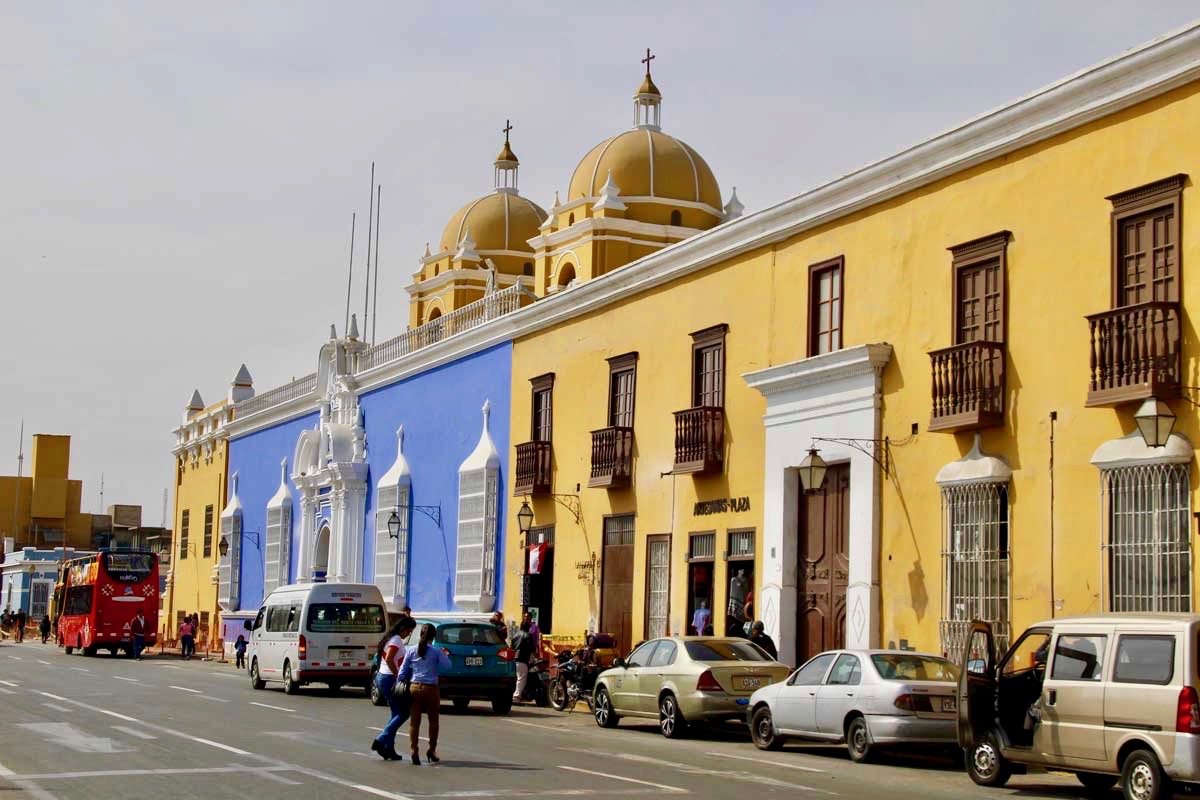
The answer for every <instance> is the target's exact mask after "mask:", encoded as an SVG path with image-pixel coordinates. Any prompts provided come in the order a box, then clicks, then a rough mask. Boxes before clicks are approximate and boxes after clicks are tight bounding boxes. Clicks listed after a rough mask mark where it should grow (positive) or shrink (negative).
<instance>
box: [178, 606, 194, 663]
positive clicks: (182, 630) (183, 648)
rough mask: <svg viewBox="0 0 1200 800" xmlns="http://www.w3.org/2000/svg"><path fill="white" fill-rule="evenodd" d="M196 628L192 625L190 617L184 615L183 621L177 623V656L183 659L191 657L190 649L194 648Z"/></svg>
mask: <svg viewBox="0 0 1200 800" xmlns="http://www.w3.org/2000/svg"><path fill="white" fill-rule="evenodd" d="M195 636H196V629H195V627H194V626H193V625H192V618H191V617H190V616H185V617H184V618H183V622H181V623H180V624H179V656H180V658H183V659H185V660H186V659H189V658H191V657H192V651H193V650H195V644H194V643H195Z"/></svg>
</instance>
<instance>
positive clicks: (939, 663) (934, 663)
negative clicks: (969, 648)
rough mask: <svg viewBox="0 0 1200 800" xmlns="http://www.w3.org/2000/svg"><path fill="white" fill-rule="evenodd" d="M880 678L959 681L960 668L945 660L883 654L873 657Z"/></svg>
mask: <svg viewBox="0 0 1200 800" xmlns="http://www.w3.org/2000/svg"><path fill="white" fill-rule="evenodd" d="M871 661H872V662H873V663H874V664H875V669H876V670H877V671H878V672H879V677H881V678H883V679H884V680H886V681H957V680H958V667H956V666H954V665H953V664H951V663H950V662H949V661H947V660H946V659H944V658H936V657H934V656H918V655H908V654H905V653H882V654H879V655H873V656H871Z"/></svg>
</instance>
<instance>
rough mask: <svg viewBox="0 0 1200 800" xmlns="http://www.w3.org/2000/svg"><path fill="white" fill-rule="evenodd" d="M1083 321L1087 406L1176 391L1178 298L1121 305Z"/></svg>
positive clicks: (1163, 396)
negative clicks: (1087, 374) (1085, 324)
mask: <svg viewBox="0 0 1200 800" xmlns="http://www.w3.org/2000/svg"><path fill="white" fill-rule="evenodd" d="M1087 321H1088V347H1089V364H1088V366H1089V370H1090V377H1089V381H1088V396H1087V404H1088V405H1089V406H1114V405H1118V404H1120V403H1128V402H1131V401H1135V400H1145V399H1147V398H1150V397H1157V398H1159V399H1166V398H1170V397H1178V396H1179V389H1180V383H1181V381H1180V359H1179V345H1180V315H1179V303H1176V302H1169V301H1152V302H1149V303H1138V304H1137V305H1132V306H1122V307H1121V308H1114V309H1112V310H1111V311H1102V312H1100V313H1099V314H1089V315H1088V317H1087Z"/></svg>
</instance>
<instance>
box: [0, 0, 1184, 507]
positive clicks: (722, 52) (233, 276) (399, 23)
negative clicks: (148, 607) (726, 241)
mask: <svg viewBox="0 0 1200 800" xmlns="http://www.w3.org/2000/svg"><path fill="white" fill-rule="evenodd" d="M101 5H103V6H105V7H104V8H100V6H101ZM587 5H588V4H583V3H573V4H567V6H566V7H573V10H572V11H570V12H566V13H561V12H560V9H562V8H563V7H564V6H563V5H562V4H558V5H554V4H546V3H495V2H492V3H479V4H474V3H468V2H455V3H431V4H417V3H399V2H393V3H325V4H318V3H308V2H286V3H285V2H255V3H253V4H246V3H238V4H234V3H225V2H214V3H202V4H185V3H157V2H155V3H146V4H134V3H113V4H98V3H97V4H92V3H74V4H61V3H52V2H47V3H28V4H16V3H6V4H4V5H3V8H2V9H0V102H2V103H3V112H2V113H0V145H2V148H0V163H2V165H3V168H2V169H0V305H2V308H0V335H2V336H3V341H4V343H5V345H6V347H5V351H6V353H7V356H6V357H5V361H6V363H7V368H6V369H4V370H2V371H0V474H12V472H13V471H15V468H16V453H17V438H18V437H17V432H18V425H19V421H20V420H21V419H22V418H24V420H25V423H26V435H27V436H28V435H29V434H31V433H34V432H44V433H68V434H71V435H72V436H73V437H74V440H73V443H72V472H73V477H76V478H82V479H83V481H84V507H85V510H90V511H97V510H100V509H99V479H100V475H101V473H102V472H103V473H104V474H105V476H106V478H105V483H106V493H105V500H106V502H108V503H113V502H126V503H141V504H143V505H144V506H146V509H145V517H144V518H145V521H146V522H147V524H158V522H159V518H160V514H161V511H160V504H161V497H162V491H163V489H164V488H168V487H169V486H170V484H171V479H172V469H171V459H170V454H169V450H170V447H171V445H172V443H173V439H172V436H171V429H172V428H173V427H174V426H175V425H176V424H178V422H179V420H180V415H181V413H182V410H183V407H184V405H185V404H186V403H187V400H188V398H189V397H190V395H191V392H192V390H193V389H194V388H199V389H200V392H201V394H202V395H203V397H204V399H205V401H206V402H209V403H211V402H213V401H215V400H216V399H218V398H219V397H220V396H221V395H222V394H223V393H224V392H225V391H226V390H227V388H228V384H229V381H230V379H231V378H232V377H233V375H234V373H235V372H236V371H237V368H238V365H239V364H241V363H242V362H245V363H246V364H247V365H248V366H249V368H250V371H251V373H252V374H253V375H254V378H255V386H256V388H257V389H258V390H259V391H262V390H264V389H267V388H270V387H271V386H274V385H277V384H278V383H281V382H283V381H286V380H288V379H289V378H290V377H292V376H294V375H302V374H305V373H307V372H310V371H312V370H313V369H314V368H315V366H316V356H317V349H318V348H319V346H320V345H321V343H322V342H323V341H324V339H325V338H326V336H327V334H328V331H329V323H330V322H333V321H337V323H338V326H339V330H340V329H341V320H342V316H343V312H344V303H345V281H346V262H347V249H348V240H349V224H350V214H351V212H352V211H357V212H358V213H359V219H360V221H363V222H365V219H366V213H367V199H368V188H369V185H368V184H369V177H370V176H369V171H370V163H371V161H372V160H375V161H376V162H377V167H376V169H377V172H376V174H377V177H378V179H379V181H380V182H381V183H382V184H383V224H382V235H381V238H380V245H381V247H380V250H381V258H380V265H381V277H380V281H379V309H380V319H379V339H380V340H382V339H384V338H386V337H389V336H393V335H395V334H397V333H399V332H400V331H402V330H403V328H404V326H405V325H406V324H407V320H408V298H407V295H406V293H405V292H404V288H403V287H404V286H405V285H407V284H408V283H409V281H410V277H411V274H412V272H413V271H414V270H415V269H416V266H417V258H418V257H419V256H420V255H421V253H422V251H423V249H424V244H425V242H426V241H433V242H434V245H435V247H436V243H437V242H436V240H437V238H438V237H439V236H440V234H441V230H442V227H443V226H444V225H445V223H446V220H447V219H448V218H449V216H450V215H451V214H452V213H453V212H454V211H455V210H456V209H457V208H458V207H459V206H461V205H462V204H464V203H465V202H467V201H469V200H471V199H473V198H474V197H476V196H478V195H480V194H482V193H484V192H486V191H488V190H489V189H490V188H491V180H492V167H491V161H492V159H493V158H494V157H495V155H496V152H497V151H498V149H499V146H500V143H501V134H500V128H501V127H502V126H503V125H504V120H505V119H506V118H511V119H512V120H513V125H514V130H513V134H512V136H513V138H512V142H513V149H514V150H515V151H516V153H517V154H518V156H519V157H520V159H521V191H522V193H524V194H526V195H527V196H529V197H531V198H532V199H534V200H535V201H536V202H538V203H539V204H540V205H543V206H548V205H549V202H550V199H551V198H552V197H553V194H554V191H555V190H556V189H559V190H565V189H566V184H567V181H568V180H569V178H570V175H571V171H572V170H573V169H574V167H575V165H576V163H578V160H579V159H580V158H581V157H582V156H583V154H584V153H586V152H587V150H588V149H589V148H591V147H592V145H594V144H596V143H597V142H598V141H600V140H601V139H603V138H605V137H607V136H610V135H612V134H614V133H617V132H618V131H620V130H623V129H625V128H626V127H627V126H628V125H629V124H630V122H631V119H632V112H631V110H630V103H631V100H630V96H631V94H632V93H633V91H634V90H635V89H636V88H637V86H638V84H639V82H640V80H641V70H642V65H641V64H640V63H639V59H640V58H641V57H642V54H643V53H644V51H645V48H646V47H647V46H649V47H652V48H654V51H655V52H656V53H657V55H658V57H657V58H656V59H655V61H654V79H655V83H657V85H658V86H659V88H660V89H661V90H662V92H663V96H664V103H663V127H664V129H665V130H667V131H668V132H670V133H672V134H674V135H676V136H678V137H679V138H681V139H683V140H685V141H687V142H688V143H689V144H691V145H693V146H694V147H696V148H697V149H698V150H699V152H700V153H701V154H703V156H704V157H705V159H706V160H707V161H708V162H709V164H710V165H711V166H712V168H713V170H714V172H715V173H716V176H717V179H718V180H719V181H720V184H721V189H722V193H723V194H724V196H725V197H726V198H727V197H728V194H729V190H730V187H732V186H737V189H738V195H739V197H740V198H741V200H742V202H743V203H745V204H746V206H747V210H748V211H754V210H757V209H759V208H762V207H764V206H766V205H769V204H771V203H775V202H778V201H780V200H783V199H785V198H787V197H789V196H791V195H794V194H797V193H799V192H801V191H803V190H804V189H806V188H809V187H811V186H813V185H814V184H816V183H818V182H821V181H824V180H827V179H829V178H832V177H836V176H837V175H840V174H842V173H845V172H847V171H849V170H851V169H853V168H854V167H857V166H860V165H862V164H864V163H866V162H868V161H872V160H875V159H877V158H879V157H882V156H886V155H888V154H890V153H892V152H895V151H896V150H899V149H901V148H903V147H905V146H907V145H910V144H913V143H915V142H917V141H920V140H921V139H924V138H926V137H927V136H929V135H932V134H934V133H937V132H939V131H941V130H942V129H945V128H947V127H949V126H951V125H953V124H955V123H957V122H960V121H962V120H965V119H967V118H969V117H972V116H974V115H976V114H978V113H980V112H983V111H986V110H988V109H990V108H992V107H995V106H997V105H999V104H1001V103H1005V102H1007V101H1009V100H1012V99H1015V98H1017V97H1019V96H1021V95H1024V94H1026V93H1028V92H1029V91H1031V90H1033V89H1036V88H1038V87H1040V86H1042V85H1044V84H1046V83H1049V82H1051V81H1054V80H1057V79H1058V78H1060V77H1063V76H1065V75H1067V74H1069V73H1071V72H1074V71H1076V70H1078V69H1080V68H1083V67H1085V66H1088V65H1089V64H1092V63H1095V62H1097V61H1100V60H1103V59H1105V58H1108V57H1110V56H1113V55H1116V54H1118V53H1120V52H1121V51H1123V50H1125V49H1127V48H1129V47H1132V46H1135V45H1138V44H1140V43H1142V42H1144V41H1147V40H1150V39H1153V38H1154V37H1156V36H1158V35H1160V34H1162V33H1165V32H1167V31H1169V30H1171V29H1174V28H1177V27H1179V26H1180V25H1183V24H1185V23H1187V22H1188V21H1189V19H1190V18H1191V17H1192V16H1194V15H1196V14H1197V11H1196V8H1197V7H1196V5H1195V4H1194V3H1193V2H1185V1H1181V2H1142V3H1140V4H1139V5H1138V8H1137V12H1136V13H1130V6H1129V4H1128V3H1127V2H1122V3H1117V2H1098V1H1097V0H1092V1H1091V2H1061V3H1052V2H1045V0H1043V1H1042V2H1012V1H1011V0H1010V2H1005V3H987V4H985V3H982V2H960V1H955V2H921V3H906V4H902V3H898V2H897V3H878V2H877V3H853V2H846V0H840V1H839V2H786V3H728V2H725V3H698V2H697V3H658V2H640V3H628V4H626V3H621V2H613V1H611V0H610V2H605V3H597V4H594V5H593V7H594V10H589V9H588V8H587ZM361 230H362V229H361V228H360V231H361ZM364 252H365V250H364V248H363V237H362V234H360V237H359V247H358V250H357V254H358V260H359V265H358V266H359V270H360V274H361V267H362V264H361V261H362V255H363V254H364ZM355 303H356V304H357V305H358V306H359V307H361V303H362V294H361V288H360V286H358V285H356V287H355ZM26 451H27V453H28V439H27V440H26ZM26 464H27V468H28V461H27V462H26ZM27 474H28V473H27ZM169 514H170V512H169V511H168V515H169Z"/></svg>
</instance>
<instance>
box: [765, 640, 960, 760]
mask: <svg viewBox="0 0 1200 800" xmlns="http://www.w3.org/2000/svg"><path fill="white" fill-rule="evenodd" d="M957 686H958V667H956V666H955V665H954V664H952V663H950V662H949V661H947V660H946V659H944V658H941V657H939V656H932V655H926V654H924V653H913V652H908V651H899V650H831V651H829V652H825V653H821V654H820V655H818V656H815V657H813V658H812V659H810V660H809V661H808V662H807V663H806V664H804V666H802V667H800V668H799V669H797V670H796V671H795V672H793V673H792V674H791V675H790V676H789V677H788V679H787V680H786V681H783V682H782V683H774V684H771V685H770V686H766V687H763V688H762V689H759V690H758V691H756V692H755V693H754V694H753V695H751V696H750V706H749V709H748V711H747V722H748V723H749V725H750V735H751V737H752V738H753V739H754V744H755V745H757V746H758V747H759V748H760V749H762V750H776V749H778V748H780V747H782V746H783V742H784V739H785V738H786V737H789V736H795V737H799V738H804V739H816V740H820V741H829V742H845V743H846V745H847V747H848V748H849V750H850V758H851V759H853V760H854V761H859V762H862V761H866V760H868V759H869V758H870V757H871V755H872V753H873V752H874V750H875V748H876V747H878V746H885V745H899V744H936V745H953V744H955V742H956V735H957V734H956V732H955V724H956V720H957V719H958V715H957V707H956V705H955V703H956V690H957Z"/></svg>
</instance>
